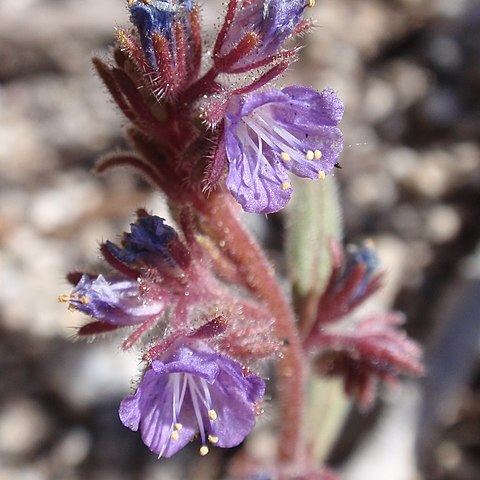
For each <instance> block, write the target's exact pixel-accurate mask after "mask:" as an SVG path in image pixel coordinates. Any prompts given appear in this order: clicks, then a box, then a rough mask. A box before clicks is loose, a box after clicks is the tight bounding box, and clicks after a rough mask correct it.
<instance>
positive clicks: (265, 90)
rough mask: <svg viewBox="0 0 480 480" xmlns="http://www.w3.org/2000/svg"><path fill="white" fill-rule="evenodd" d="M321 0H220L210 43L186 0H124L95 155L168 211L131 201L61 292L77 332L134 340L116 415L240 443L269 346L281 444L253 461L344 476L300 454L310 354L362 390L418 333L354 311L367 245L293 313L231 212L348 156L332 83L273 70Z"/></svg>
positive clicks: (291, 474)
mask: <svg viewBox="0 0 480 480" xmlns="http://www.w3.org/2000/svg"><path fill="white" fill-rule="evenodd" d="M314 4H315V2H314V0H229V1H228V4H227V5H226V11H225V16H224V20H223V23H222V25H221V26H220V28H219V30H218V33H217V36H216V39H215V42H214V43H213V44H212V45H211V46H210V47H209V48H208V49H206V51H205V52H203V45H204V40H203V38H202V28H201V22H200V18H201V17H200V7H199V6H198V5H197V3H196V2H195V1H194V0H128V3H127V6H128V9H129V13H130V20H131V23H132V28H130V29H118V30H117V46H116V48H115V49H114V51H113V55H112V60H111V62H110V63H105V62H104V61H102V60H100V59H98V58H95V59H94V65H95V67H96V69H97V72H98V73H99V75H100V77H101V79H102V80H103V82H104V83H105V85H106V87H107V88H108V90H109V91H110V93H111V95H112V97H113V99H114V101H115V103H116V104H117V105H118V107H119V108H120V110H121V111H122V112H123V114H124V115H125V117H126V119H127V120H128V124H127V128H126V137H127V142H128V145H129V147H130V148H129V150H125V151H120V152H116V153H112V154H109V155H106V156H105V157H103V158H102V159H101V160H100V161H99V162H98V164H97V172H98V173H103V172H104V171H106V170H108V169H110V168H113V167H118V166H128V167H131V168H133V169H135V170H136V171H137V172H139V173H141V174H142V175H143V176H144V177H146V179H147V180H148V181H149V182H150V183H151V184H152V185H153V186H155V187H156V188H158V189H159V190H160V191H161V192H162V193H163V194H164V195H165V197H166V201H167V205H168V207H169V209H170V213H171V215H172V218H173V221H174V222H175V224H176V225H177V228H176V229H174V228H173V227H171V226H169V225H167V223H166V222H165V220H164V219H163V218H160V217H158V216H154V215H150V214H148V213H147V212H146V211H145V210H138V212H137V219H136V220H135V222H134V223H132V224H131V228H130V231H129V232H126V233H124V234H123V235H122V237H121V238H120V240H119V241H118V242H111V241H107V242H105V243H103V244H102V245H101V248H100V250H101V253H102V256H103V258H104V260H105V261H106V263H107V264H108V266H109V270H107V271H106V272H105V273H102V274H99V275H94V274H92V273H82V272H75V273H72V274H70V275H69V277H68V278H69V280H70V282H71V283H72V285H73V287H72V291H71V293H70V294H69V295H63V296H61V297H60V300H61V301H64V302H66V303H68V305H69V308H70V309H72V310H78V311H80V312H82V313H84V314H85V315H87V316H88V317H89V318H90V320H89V321H88V322H87V323H86V324H85V325H83V326H81V327H80V328H79V329H78V335H79V336H80V337H92V336H95V335H97V334H103V333H106V332H110V331H113V330H121V331H126V332H127V335H126V338H125V340H124V341H123V344H122V348H123V349H130V348H132V347H133V346H134V345H135V347H136V348H137V350H138V351H140V352H141V354H140V355H141V360H142V372H141V376H140V381H139V382H138V384H137V386H136V389H135V391H134V392H132V394H131V395H128V396H127V397H126V398H124V399H123V401H122V402H121V405H120V419H121V421H122V423H123V424H124V425H125V426H126V427H128V428H130V429H132V430H135V431H136V430H140V433H141V437H142V439H143V441H144V443H145V444H146V445H147V446H148V447H149V448H150V450H151V451H152V452H154V453H155V454H157V455H158V456H159V457H162V456H163V457H170V456H172V455H174V454H175V453H176V452H178V451H179V450H180V449H182V448H183V447H185V446H186V445H187V444H188V443H189V442H190V441H192V440H193V439H194V438H195V437H199V439H200V442H201V445H200V449H199V451H200V454H201V455H202V456H204V455H206V454H207V453H208V451H209V448H211V447H212V446H218V447H223V448H230V447H234V446H237V445H239V444H240V443H241V442H242V441H243V440H244V439H245V437H246V436H247V435H248V434H249V433H250V431H251V430H252V429H253V427H254V425H255V420H256V416H257V415H258V414H259V413H260V412H261V411H262V408H261V405H262V402H263V396H264V392H265V384H264V381H263V379H262V378H261V376H260V375H259V372H261V371H262V369H263V363H264V362H265V361H267V360H274V361H275V362H276V366H277V368H278V375H277V377H278V383H279V388H278V398H277V404H278V406H279V408H280V409H281V414H280V415H279V418H280V419H281V421H280V422H279V423H280V424H279V425H278V427H279V437H280V441H279V453H278V461H277V462H276V465H267V466H261V467H259V468H258V469H254V471H255V473H254V474H253V476H250V478H259V477H258V472H268V474H267V475H268V476H269V478H270V477H271V478H277V477H278V478H297V479H299V480H301V479H304V480H306V479H309V478H318V479H336V478H337V476H336V475H335V474H334V473H332V472H330V471H329V470H328V469H326V468H324V467H323V466H320V465H316V464H315V461H314V460H313V459H310V458H308V454H307V451H309V450H311V449H308V448H307V445H306V441H305V438H304V437H305V436H304V433H303V425H304V424H305V422H304V418H303V415H304V404H305V392H306V381H307V364H308V362H309V361H311V362H312V363H313V366H314V367H315V368H314V369H315V371H316V372H317V373H319V374H321V375H342V376H343V378H344V379H345V385H346V390H347V391H348V393H350V394H352V395H356V396H357V397H358V398H359V400H360V402H361V403H362V404H367V403H369V402H370V401H371V400H372V398H373V393H374V386H375V384H376V382H377V381H378V379H383V380H387V381H393V380H394V379H395V378H396V376H397V375H398V374H401V373H411V374H418V373H420V372H421V365H420V363H419V354H420V351H419V349H418V347H417V346H416V344H414V343H413V342H412V341H410V340H408V339H407V338H406V337H405V336H402V334H400V333H399V332H398V330H396V329H395V327H397V326H398V325H399V324H400V323H401V321H400V319H401V317H400V316H398V315H397V314H384V315H380V316H375V317H371V318H367V319H363V320H359V321H355V322H354V323H352V321H351V319H350V317H349V316H348V315H349V314H350V313H351V312H352V311H353V310H354V309H355V308H356V307H357V306H358V305H359V304H360V303H362V302H363V301H364V300H365V299H366V298H367V297H368V296H369V295H371V294H372V293H373V292H374V291H375V290H377V289H378V288H379V287H380V284H381V276H380V275H378V274H377V271H376V269H377V263H378V262H377V260H376V257H375V254H374V252H373V250H372V249H371V248H370V246H368V245H367V246H365V247H362V248H360V249H357V250H356V251H353V252H350V254H349V255H347V256H346V257H345V255H344V253H343V250H342V249H341V247H340V246H339V245H336V244H333V245H332V250H331V252H330V254H331V257H332V263H333V269H332V272H331V277H330V281H329V282H328V284H327V286H326V288H325V290H324V291H323V293H322V295H321V296H320V298H319V299H317V297H315V298H314V299H313V300H314V302H313V303H312V302H310V299H308V300H309V301H308V302H306V303H308V305H309V306H310V304H311V305H313V308H312V309H305V310H309V319H307V320H310V319H312V318H313V317H314V318H313V321H312V322H309V321H303V320H305V318H302V309H301V308H299V310H300V312H297V313H298V316H299V317H300V318H299V319H298V320H299V321H297V318H296V317H295V314H294V312H293V311H292V307H291V305H290V302H289V301H288V300H287V299H286V298H285V296H284V295H283V293H282V289H281V288H280V286H279V284H278V282H277V280H276V279H275V276H274V273H273V270H272V268H271V266H270V264H269V262H268V261H267V260H266V259H265V257H264V255H263V254H262V252H261V249H260V248H259V246H258V245H257V243H256V242H255V241H254V240H253V239H252V238H251V237H250V235H249V234H248V232H247V231H246V230H245V229H244V228H243V227H242V225H241V222H240V221H239V216H238V207H237V204H240V205H241V207H242V208H243V210H245V211H247V212H251V213H264V214H269V213H274V212H277V211H279V210H281V209H283V208H284V207H285V206H286V204H287V203H288V202H289V200H290V198H291V196H292V184H291V178H290V175H296V176H298V177H302V178H307V179H312V180H323V179H325V178H326V177H327V176H328V175H332V174H333V172H334V169H335V168H339V167H340V165H339V156H340V154H341V151H342V148H343V136H342V132H341V130H340V129H339V123H340V121H341V119H342V115H343V112H344V107H343V104H342V102H341V100H340V99H339V98H338V96H337V94H336V93H335V92H334V91H333V90H332V89H330V88H326V89H324V90H322V91H317V90H315V89H314V88H311V87H306V86H301V85H292V86H287V87H285V88H282V89H280V88H275V87H274V86H272V85H270V83H271V81H272V80H274V79H275V78H277V77H278V76H279V75H281V74H282V73H283V72H284V71H285V70H286V69H287V68H288V67H289V66H290V65H291V63H292V61H293V60H294V59H295V57H296V55H297V53H298V48H297V46H296V44H295V38H296V37H297V36H298V35H299V34H301V33H302V32H304V31H305V30H307V29H308V28H309V26H310V22H309V20H308V19H306V18H304V14H305V9H306V8H307V7H312V6H313V5H314ZM319 248H321V247H319ZM313 290H315V291H316V290H317V289H315V288H313ZM318 295H320V293H319V294H318ZM304 300H305V299H304ZM316 300H318V302H317V301H316ZM315 302H316V303H315ZM312 312H314V315H313V316H312V315H310V314H311V313H312ZM310 317H311V318H310ZM305 325H307V327H305V328H303V327H304V326H305ZM352 325H354V328H352ZM255 372H257V373H255ZM250 465H253V462H251V464H250ZM246 471H249V469H248V468H246V470H245V472H246ZM250 471H251V469H250ZM249 475H250V474H245V476H246V477H247V478H248V476H249Z"/></svg>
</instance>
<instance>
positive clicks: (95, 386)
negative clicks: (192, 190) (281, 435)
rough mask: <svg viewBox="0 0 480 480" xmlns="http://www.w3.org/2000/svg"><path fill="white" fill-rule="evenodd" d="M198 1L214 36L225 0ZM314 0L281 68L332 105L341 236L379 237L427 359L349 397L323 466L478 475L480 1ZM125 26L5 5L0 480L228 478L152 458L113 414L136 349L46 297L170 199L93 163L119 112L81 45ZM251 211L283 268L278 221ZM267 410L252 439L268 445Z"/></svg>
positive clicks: (352, 473)
mask: <svg viewBox="0 0 480 480" xmlns="http://www.w3.org/2000/svg"><path fill="white" fill-rule="evenodd" d="M201 3H202V4H203V10H204V19H205V22H206V24H208V29H210V32H209V34H208V35H207V39H208V38H210V39H211V38H213V31H214V26H215V25H216V24H218V18H219V16H220V12H221V11H222V8H223V7H222V5H221V3H220V2H219V1H217V0H215V1H214V0H203V2H201ZM309 13H310V14H311V15H312V16H313V17H314V18H316V19H317V22H316V27H315V29H314V30H313V32H312V33H311V34H310V35H309V36H308V37H306V38H305V39H304V40H303V42H304V48H303V49H302V51H301V55H300V59H299V61H298V62H297V63H296V64H295V68H294V69H291V70H290V71H289V72H288V73H287V75H286V76H285V77H284V79H283V80H282V81H284V82H285V83H291V82H300V83H304V84H308V85H313V86H315V87H317V88H320V89H321V88H325V87H327V86H328V87H332V88H334V89H335V90H337V91H338V93H339V95H340V97H341V98H342V99H343V100H344V102H345V104H346V115H345V119H344V122H343V131H344V134H345V144H346V148H345V152H344V154H343V157H342V162H341V164H342V167H343V168H342V170H340V171H338V173H337V180H338V182H339V184H340V188H341V194H342V199H343V204H344V212H345V213H344V219H345V239H346V241H347V242H353V241H361V240H362V239H363V238H366V237H369V238H373V239H374V240H375V241H376V243H377V246H378V248H379V252H380V256H381V258H382V260H383V265H384V267H385V269H386V270H387V272H388V275H389V282H388V284H387V286H386V289H385V291H384V292H382V293H381V294H380V300H379V303H382V302H383V304H384V306H389V305H391V306H393V307H394V308H397V309H400V310H403V311H405V312H406V313H407V315H408V323H407V330H408V331H409V333H410V334H411V335H413V336H414V337H415V338H417V339H418V340H419V341H421V342H422V343H423V344H425V345H426V362H427V367H428V375H427V376H426V378H424V379H422V380H421V381H419V382H408V383H406V384H405V385H404V386H403V387H402V388H400V389H398V390H396V391H391V390H385V392H382V395H381V401H380V403H379V406H378V407H377V408H375V409H374V410H373V411H372V412H370V413H368V414H367V415H360V413H359V412H353V413H352V414H351V416H350V419H349V423H348V426H347V427H346V428H345V431H344V432H343V434H342V437H341V439H340V440H339V442H338V444H337V446H336V448H335V449H334V450H333V452H332V453H331V458H330V461H331V463H333V464H334V465H335V466H336V467H337V468H339V469H340V470H341V471H342V472H343V474H344V477H345V479H346V480H367V479H368V480H478V479H479V478H480V368H479V365H480V363H479V346H480V342H479V340H480V313H479V312H480V244H479V239H480V188H479V187H480V147H479V140H480V3H479V2H478V1H474V0H322V1H319V2H317V6H316V7H315V8H314V9H313V10H310V11H309ZM126 22H127V12H126V9H125V5H124V2H123V1H122V0H82V1H73V0H15V1H11V0H0V480H13V479H15V480H16V479H19V480H20V479H21V480H56V479H59V480H78V479H82V480H83V479H92V480H96V479H102V480H124V479H125V480H130V479H133V480H150V479H152V480H153V479H155V480H161V479H176V478H193V479H200V480H201V479H213V478H220V477H222V475H223V476H224V477H225V475H226V474H225V456H224V455H223V454H222V453H221V452H218V451H213V452H212V453H211V454H210V455H209V456H208V457H207V458H205V459H200V458H199V457H198V456H197V455H196V454H193V453H192V452H193V451H190V450H188V449H187V450H186V451H184V452H183V453H181V454H180V455H178V456H177V457H176V458H175V459H172V460H168V461H165V460H162V461H157V460H156V458H155V456H154V455H151V454H150V453H149V452H148V449H146V448H145V447H144V446H143V444H142V443H141V441H140V439H139V438H138V436H137V435H136V434H134V433H132V432H130V431H129V430H127V429H125V428H124V427H122V426H121V424H120V422H119V420H118V418H117V407H118V403H119V401H120V399H121V398H122V396H124V395H125V394H126V393H127V392H128V391H129V387H130V379H131V378H134V377H135V374H136V368H137V365H138V358H137V357H138V352H133V353H131V354H125V353H122V352H120V351H119V350H118V348H117V346H116V343H115V342H114V341H112V340H108V339H99V340H97V341H96V342H95V343H93V344H91V345H87V344H85V343H83V342H77V343H75V342H74V341H73V337H74V333H75V326H78V325H80V324H81V323H82V321H83V319H82V318H81V317H80V316H79V315H77V314H75V313H72V312H69V311H67V310H66V309H65V306H64V305H59V304H58V303H57V302H56V298H57V296H58V295H59V294H62V293H65V292H66V291H68V285H67V283H66V281H65V280H64V276H65V273H66V272H68V271H70V270H73V269H94V267H95V266H96V264H97V263H98V262H99V256H98V253H97V246H98V241H100V240H102V239H107V238H110V239H115V237H116V235H118V234H119V233H121V232H122V231H123V229H125V228H126V227H127V225H128V223H129V221H130V220H131V218H132V217H131V215H132V212H133V211H134V210H135V209H136V208H138V207H139V206H143V207H146V208H147V209H150V210H152V211H154V212H156V213H162V211H164V206H163V204H162V200H161V198H160V197H159V196H158V195H157V194H154V193H152V192H151V191H150V189H149V187H148V186H147V185H146V184H145V183H143V182H142V181H140V180H139V179H138V178H135V177H133V176H132V175H131V174H130V173H128V172H121V171H120V172H116V173H112V174H110V175H108V176H107V177H105V178H95V177H94V176H93V175H92V174H91V173H90V169H91V168H92V166H93V164H94V162H95V159H96V158H97V157H98V156H99V155H101V154H102V153H104V152H108V151H111V150H112V149H117V148H120V147H121V146H122V145H123V140H122V125H123V124H124V120H123V119H122V118H121V116H120V115H119V112H118V111H116V108H115V107H114V106H113V104H112V102H111V101H110V100H109V98H108V96H107V95H106V92H105V89H104V88H103V87H102V85H101V83H100V81H99V80H98V78H96V77H95V75H94V74H93V69H92V67H91V64H90V57H91V55H92V54H93V53H95V54H98V55H100V56H106V55H107V54H108V46H109V45H110V43H111V40H112V33H113V29H114V27H115V25H124V24H126ZM217 26H218V25H217ZM247 220H248V221H249V223H250V224H252V226H253V228H254V229H255V232H257V234H258V235H259V237H260V240H261V241H262V242H263V243H264V244H265V245H266V246H267V247H268V248H269V249H270V252H271V256H272V259H275V261H277V262H279V266H280V267H281V266H282V265H281V249H282V245H281V242H280V240H279V238H281V235H278V233H279V232H281V228H282V222H283V217H282V216H281V215H277V216H271V217H269V219H268V220H267V219H264V218H258V217H255V218H254V219H252V218H248V219H247ZM114 340H118V339H114ZM266 408H267V413H268V410H269V407H268V405H267V406H266ZM269 417H270V420H269ZM272 418H273V419H272ZM272 422H275V418H274V413H270V414H269V415H267V419H266V420H264V421H262V422H260V425H259V428H258V431H257V435H256V436H253V437H252V439H251V440H250V442H249V444H247V446H246V448H254V449H256V450H258V449H260V450H262V449H263V450H265V452H266V453H265V455H268V454H269V451H271V439H272V438H273V436H274V434H273V433H272V430H271V428H270V424H271V423H272ZM269 449H270V450H269ZM229 454H230V453H228V452H227V455H229Z"/></svg>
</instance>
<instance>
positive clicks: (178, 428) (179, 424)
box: [174, 423, 183, 431]
mask: <svg viewBox="0 0 480 480" xmlns="http://www.w3.org/2000/svg"><path fill="white" fill-rule="evenodd" d="M174 427H175V430H178V431H180V430H181V429H182V428H183V425H182V424H181V423H176V424H175V425H174Z"/></svg>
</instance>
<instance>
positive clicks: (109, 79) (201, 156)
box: [95, 0, 343, 213]
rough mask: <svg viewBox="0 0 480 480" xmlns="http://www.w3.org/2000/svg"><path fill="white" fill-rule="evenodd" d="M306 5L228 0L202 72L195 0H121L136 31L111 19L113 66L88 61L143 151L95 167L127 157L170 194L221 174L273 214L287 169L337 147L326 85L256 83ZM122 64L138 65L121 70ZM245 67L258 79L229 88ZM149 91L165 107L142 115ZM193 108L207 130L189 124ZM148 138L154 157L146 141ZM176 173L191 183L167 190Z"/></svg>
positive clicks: (275, 67) (274, 64) (299, 23)
mask: <svg viewBox="0 0 480 480" xmlns="http://www.w3.org/2000/svg"><path fill="white" fill-rule="evenodd" d="M311 5H313V2H305V1H304V0H289V1H286V0H268V1H265V0H254V1H252V0H242V1H237V0H231V1H230V2H229V5H228V8H227V12H226V16H225V20H224V24H223V26H222V27H221V29H220V31H219V33H218V36H217V39H216V42H215V45H214V48H213V49H212V52H211V58H210V62H211V68H210V69H209V70H208V71H207V72H206V73H205V74H204V75H203V76H201V77H200V76H199V71H200V70H199V68H200V63H201V62H200V58H201V30H200V26H199V23H198V7H197V6H196V5H195V4H193V3H192V1H190V0H189V1H159V0H150V1H142V0H130V1H129V9H130V13H131V20H132V23H133V24H134V26H135V30H136V35H133V34H132V33H130V32H128V31H125V30H121V29H120V30H119V31H118V33H117V37H118V40H119V45H120V49H119V50H118V51H117V52H116V56H115V60H116V63H117V65H116V66H113V67H109V66H107V65H105V64H104V63H103V62H101V61H100V60H98V59H96V60H95V65H96V67H97V70H98V71H99V73H100V75H101V76H102V78H103V80H104V81H105V83H106V85H107V87H108V88H109V89H110V91H111V93H112V95H113V96H114V98H115V100H116V101H117V103H118V105H119V106H120V108H121V109H122V111H123V112H124V113H125V115H126V116H127V117H128V118H129V120H131V121H132V124H133V125H134V126H135V127H137V128H138V130H139V131H141V132H142V135H139V133H138V132H137V131H135V130H132V131H131V132H130V136H131V143H132V144H133V146H134V148H135V149H136V150H138V151H140V152H141V156H140V157H138V153H136V154H129V155H127V154H125V155H121V154H118V155H116V156H109V157H107V158H106V159H104V161H103V162H101V163H100V165H99V167H98V169H99V171H103V170H105V169H106V168H109V167H111V166H115V165H122V164H129V165H131V166H132V167H134V168H136V169H137V170H140V171H141V172H142V173H143V174H145V175H146V176H147V177H148V178H149V179H150V180H151V181H153V182H154V183H156V184H157V185H158V186H159V187H160V188H161V189H162V190H163V191H164V192H165V193H166V194H167V195H168V196H169V197H170V198H171V199H172V200H174V201H175V202H177V203H178V202H191V201H196V202H201V201H202V196H200V198H195V197H196V196H197V197H198V195H196V193H198V192H197V191H196V190H197V188H198V185H199V184H200V185H201V184H203V185H204V187H206V188H207V189H212V188H214V187H218V188H222V187H223V181H222V180H223V179H224V178H225V175H226V186H227V187H228V189H229V190H230V192H231V193H232V195H233V196H234V198H235V199H236V200H237V201H238V202H239V203H240V204H241V205H242V207H243V209H244V210H245V211H247V212H252V213H273V212H277V211H278V210H281V209H282V208H283V207H284V206H285V205H286V204H287V202H288V200H289V199H290V197H291V194H292V188H291V184H290V182H289V177H288V175H287V172H290V173H292V174H294V175H297V176H299V177H305V178H310V179H314V180H318V179H324V178H325V176H326V175H329V174H331V173H332V170H333V168H334V167H335V166H338V158H339V155H340V153H341V150H342V146H343V140H342V133H341V131H340V129H339V128H338V124H339V122H340V120H341V118H342V115H343V104H342V102H341V101H340V99H339V98H338V97H337V95H336V93H335V92H334V91H333V90H331V89H325V90H323V91H321V92H318V91H317V90H315V89H313V88H309V87H303V86H300V85H294V86H291V87H287V88H284V89H282V90H280V89H264V88H263V87H264V86H265V85H266V84H267V83H268V82H270V81H271V80H273V79H274V78H275V77H277V76H278V75H280V74H281V73H282V72H283V71H284V70H285V69H286V68H287V67H288V66H289V65H290V63H291V61H292V60H293V59H294V57H295V54H296V49H295V48H285V46H286V44H287V43H288V40H289V39H290V38H291V37H293V36H295V35H296V34H298V33H300V32H301V31H303V30H304V29H305V28H307V27H308V25H309V23H308V22H307V21H306V20H304V19H303V12H304V10H305V7H307V6H311ZM129 63H131V64H132V67H133V70H134V71H136V72H137V75H134V76H132V74H131V73H127V66H128V64H129ZM245 72H251V75H252V78H255V77H254V75H257V78H255V79H254V81H252V82H251V83H250V84H246V85H243V86H240V87H238V86H237V87H236V88H232V87H231V83H229V81H228V76H229V75H235V74H238V73H245ZM254 72H260V73H259V74H258V73H254ZM220 74H223V77H222V81H220V77H219V75H220ZM152 99H153V100H154V101H156V102H158V103H159V105H160V106H162V107H163V108H164V109H165V112H168V113H169V115H168V120H167V121H162V119H160V118H158V116H155V115H152V112H151V111H150V110H149V108H148V105H149V104H150V103H151V102H152ZM199 116H200V117H201V118H203V120H204V122H205V127H206V128H200V129H199V128H198V126H195V127H193V124H194V123H195V122H194V118H195V117H197V118H198V117H199ZM211 127H213V129H212V128H211ZM145 135H147V138H146V137H145ZM159 135H161V139H162V141H161V142H159V140H160V138H159ZM185 139H187V141H185ZM152 142H153V143H155V144H156V145H155V151H156V152H158V151H159V150H160V151H161V153H162V155H161V156H160V157H159V156H158V155H157V154H155V155H152V148H151V145H146V143H148V144H151V143H152ZM212 143H213V144H214V145H215V147H214V149H213V153H212V151H211V147H210V146H211V145H212ZM185 155H188V157H189V161H188V162H185V161H184V160H183V159H184V158H185ZM196 176H200V178H199V181H196ZM179 182H180V183H183V184H187V185H188V186H189V187H190V188H188V189H185V190H183V191H182V192H178V191H177V189H175V190H172V185H177V184H178V183H179Z"/></svg>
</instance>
